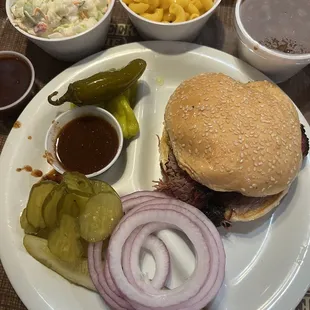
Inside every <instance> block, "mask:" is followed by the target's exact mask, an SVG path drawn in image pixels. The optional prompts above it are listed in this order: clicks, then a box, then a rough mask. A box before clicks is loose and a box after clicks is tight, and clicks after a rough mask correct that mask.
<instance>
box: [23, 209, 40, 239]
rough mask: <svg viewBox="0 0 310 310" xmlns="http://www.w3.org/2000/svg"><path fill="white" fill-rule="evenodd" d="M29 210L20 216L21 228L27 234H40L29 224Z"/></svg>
mask: <svg viewBox="0 0 310 310" xmlns="http://www.w3.org/2000/svg"><path fill="white" fill-rule="evenodd" d="M26 213H27V209H26V208H25V209H24V210H23V212H22V215H21V216H20V219H19V220H20V226H21V227H22V229H23V230H24V232H25V234H30V235H36V234H37V233H38V229H37V228H34V227H33V226H32V225H31V224H29V222H28V220H27V216H26Z"/></svg>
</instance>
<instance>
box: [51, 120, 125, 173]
mask: <svg viewBox="0 0 310 310" xmlns="http://www.w3.org/2000/svg"><path fill="white" fill-rule="evenodd" d="M118 146H119V141H118V137H117V133H116V130H115V129H114V128H113V127H112V125H111V124H110V123H109V122H107V121H106V120H104V119H102V118H99V117H96V116H83V117H80V118H77V119H74V120H72V121H71V122H69V123H68V124H67V125H66V126H64V128H62V130H61V131H60V133H59V135H58V137H57V139H56V155H57V157H58V160H59V161H60V162H61V164H62V165H63V167H64V169H65V170H67V171H78V172H80V173H83V174H90V173H93V172H96V171H98V170H101V169H102V168H104V167H105V166H107V165H108V164H109V163H110V162H111V161H112V159H113V158H114V156H115V154H116V152H117V148H118Z"/></svg>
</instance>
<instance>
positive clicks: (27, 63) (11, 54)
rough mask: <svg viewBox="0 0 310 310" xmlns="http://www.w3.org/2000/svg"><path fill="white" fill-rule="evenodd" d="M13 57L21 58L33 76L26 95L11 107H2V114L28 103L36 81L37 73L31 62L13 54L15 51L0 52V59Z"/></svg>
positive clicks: (22, 56)
mask: <svg viewBox="0 0 310 310" xmlns="http://www.w3.org/2000/svg"><path fill="white" fill-rule="evenodd" d="M6 55H7V56H11V57H16V58H19V59H21V60H23V61H24V62H25V64H26V65H27V66H28V67H29V71H30V74H31V79H30V83H29V86H28V88H27V90H26V91H25V92H24V94H23V95H22V97H20V98H19V99H17V100H16V101H14V102H12V103H11V104H9V105H6V106H3V107H0V113H2V112H6V111H8V110H13V109H16V108H18V109H19V108H22V107H23V106H24V105H25V104H26V103H27V102H26V101H27V99H28V97H29V96H30V95H31V91H32V89H33V86H34V80H35V72H34V68H33V65H32V63H31V61H30V60H29V59H28V58H27V57H26V56H24V55H22V54H20V53H17V52H13V51H0V57H3V56H6Z"/></svg>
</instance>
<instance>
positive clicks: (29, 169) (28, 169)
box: [16, 165, 32, 172]
mask: <svg viewBox="0 0 310 310" xmlns="http://www.w3.org/2000/svg"><path fill="white" fill-rule="evenodd" d="M23 170H24V171H27V172H32V167H31V166H29V165H26V166H24V167H23V168H17V169H16V171H17V172H21V171H23Z"/></svg>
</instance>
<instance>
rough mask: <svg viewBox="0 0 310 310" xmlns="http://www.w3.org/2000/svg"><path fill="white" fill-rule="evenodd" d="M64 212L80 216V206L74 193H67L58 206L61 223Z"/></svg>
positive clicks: (58, 218) (58, 219)
mask: <svg viewBox="0 0 310 310" xmlns="http://www.w3.org/2000/svg"><path fill="white" fill-rule="evenodd" d="M64 214H67V215H70V216H72V217H75V218H76V217H78V216H79V214H80V208H79V205H78V203H77V201H76V199H75V195H74V194H73V193H67V194H66V195H64V196H63V197H62V198H61V199H60V201H59V203H58V207H57V222H58V223H60V221H61V219H62V217H63V215H64Z"/></svg>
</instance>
